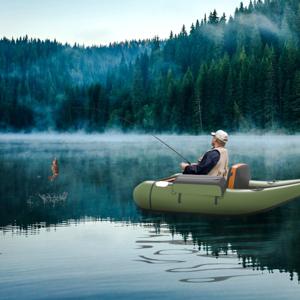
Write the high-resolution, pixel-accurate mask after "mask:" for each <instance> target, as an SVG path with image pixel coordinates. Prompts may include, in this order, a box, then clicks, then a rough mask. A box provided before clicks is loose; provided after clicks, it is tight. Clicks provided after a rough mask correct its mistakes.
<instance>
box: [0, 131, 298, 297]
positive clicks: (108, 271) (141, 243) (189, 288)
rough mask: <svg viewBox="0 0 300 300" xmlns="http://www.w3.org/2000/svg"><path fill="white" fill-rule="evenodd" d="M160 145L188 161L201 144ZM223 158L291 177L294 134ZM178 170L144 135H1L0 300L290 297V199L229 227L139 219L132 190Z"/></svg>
mask: <svg viewBox="0 0 300 300" xmlns="http://www.w3.org/2000/svg"><path fill="white" fill-rule="evenodd" d="M162 138H163V139H164V140H165V141H166V142H168V143H170V144H171V145H172V146H174V147H175V148H176V149H178V150H179V152H181V153H182V154H183V155H184V156H186V157H187V158H188V159H190V160H196V159H197V158H198V157H199V156H200V155H201V154H202V153H203V152H204V151H206V150H207V148H209V143H210V138H209V137H206V136H203V137H188V136H162ZM228 148H229V151H230V160H231V163H237V162H246V163H248V164H249V165H250V166H251V171H252V177H253V178H255V179H262V180H273V179H275V178H276V179H293V178H300V167H299V166H300V137H299V136H275V135H274V136H251V137H242V136H234V137H232V138H231V140H230V143H229V145H228ZM54 157H57V159H58V162H59V167H60V175H59V177H58V178H57V180H55V181H53V182H50V181H49V179H48V176H50V175H51V169H50V166H51V161H52V159H53V158H54ZM179 163H180V159H178V158H177V157H176V155H175V154H173V153H172V152H169V150H168V149H167V148H165V147H164V146H163V145H160V144H159V143H158V142H157V141H156V140H154V139H153V138H152V137H149V136H134V135H90V136H88V135H27V136H26V135H1V136H0V180H1V181H0V182H1V184H0V299H116V298H118V299H153V298H157V299H161V298H164V299H220V297H222V299H299V293H300V284H299V274H300V218H299V217H300V199H298V200H297V201H294V202H291V203H290V204H288V205H285V206H283V207H280V208H277V209H275V210H272V211H270V212H268V213H264V214H260V215H256V216H252V217H239V218H207V217H201V216H194V215H193V216H191V215H173V214H151V213H146V212H142V211H140V210H139V209H138V208H137V207H136V206H135V204H134V202H133V199H132V191H133V188H134V187H135V186H136V185H137V184H138V183H140V182H141V181H143V180H145V179H154V178H160V177H164V176H168V175H169V174H172V173H176V172H178V164H179Z"/></svg>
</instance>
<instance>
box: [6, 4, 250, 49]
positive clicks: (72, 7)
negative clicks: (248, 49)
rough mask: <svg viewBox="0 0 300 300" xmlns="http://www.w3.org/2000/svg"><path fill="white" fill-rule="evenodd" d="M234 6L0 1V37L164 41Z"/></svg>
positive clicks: (82, 41) (95, 42)
mask: <svg viewBox="0 0 300 300" xmlns="http://www.w3.org/2000/svg"><path fill="white" fill-rule="evenodd" d="M240 1H241V0H209V1H207V0H152V1H151V0H0V37H4V36H5V37H7V38H12V37H14V38H16V37H20V36H25V35H28V36H29V37H33V38H40V39H51V40H53V39H56V40H58V41H60V42H63V43H65V42H68V43H70V44H74V43H75V42H77V43H79V44H80V45H83V44H84V45H86V46H90V45H106V44H109V43H110V42H120V41H124V40H131V39H145V38H153V37H154V36H159V37H160V38H167V37H168V36H169V34H170V31H171V30H172V31H173V32H174V33H178V32H179V31H180V30H181V28H182V25H183V24H185V25H186V27H187V28H190V26H191V24H192V23H193V22H195V20H197V19H199V20H201V19H202V18H203V16H204V14H205V13H209V12H210V11H212V10H214V9H216V10H217V12H218V13H219V15H221V14H222V13H223V12H225V13H226V15H227V16H229V15H230V14H231V15H232V14H233V13H234V10H235V8H236V7H237V6H239V3H240ZM245 4H248V3H247V2H245Z"/></svg>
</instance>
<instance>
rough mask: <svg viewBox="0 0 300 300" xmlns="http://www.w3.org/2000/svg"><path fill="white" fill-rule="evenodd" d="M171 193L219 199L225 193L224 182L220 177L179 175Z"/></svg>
mask: <svg viewBox="0 0 300 300" xmlns="http://www.w3.org/2000/svg"><path fill="white" fill-rule="evenodd" d="M173 191H174V192H177V193H184V194H197V195H199V196H200V195H206V196H212V197H221V196H223V194H224V192H225V191H226V180H225V179H224V178H223V177H220V176H208V175H186V174H181V175H179V176H178V177H176V179H175V181H174V184H173Z"/></svg>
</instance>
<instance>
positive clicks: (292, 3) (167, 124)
mask: <svg viewBox="0 0 300 300" xmlns="http://www.w3.org/2000/svg"><path fill="white" fill-rule="evenodd" d="M299 45H300V5H299V1H298V0H265V1H264V2H262V1H260V0H258V1H253V2H252V1H250V3H249V5H248V6H245V5H244V4H243V3H241V5H240V7H239V8H237V9H236V11H235V15H234V17H230V18H229V19H228V20H227V17H226V16H225V15H224V14H223V15H222V16H220V17H219V16H218V13H217V12H216V11H213V12H211V13H210V14H209V16H205V17H204V18H203V19H202V20H201V21H198V20H197V21H196V22H195V24H192V26H191V27H190V29H189V30H187V29H186V27H185V26H183V27H182V30H181V32H180V33H179V34H173V33H172V32H171V34H170V37H169V39H167V40H165V41H161V40H159V39H158V38H154V39H153V40H147V41H131V42H127V43H121V44H112V45H109V46H107V47H90V48H85V47H80V46H78V45H75V46H73V47H70V46H69V45H61V44H59V43H57V42H55V41H54V42H50V41H45V42H41V41H38V40H28V39H27V38H23V39H19V40H17V41H14V40H7V39H2V40H1V41H0V118H1V119H0V120H1V122H0V126H1V127H2V129H7V128H12V129H31V128H37V129H39V130H45V129H49V128H51V129H58V130H63V131H65V130H78V129H82V128H84V129H87V130H91V131H103V130H105V129H107V128H112V127H114V126H116V127H119V128H120V127H121V128H122V129H124V130H130V129H141V130H143V131H155V132H168V131H169V132H179V133H182V132H184V133H199V132H202V131H206V130H210V129H215V128H224V129H227V130H230V131H232V130H241V129H243V130H248V129H252V128H256V129H263V130H272V129H282V128H283V129H286V130H287V131H290V132H297V131H299V130H300V51H299Z"/></svg>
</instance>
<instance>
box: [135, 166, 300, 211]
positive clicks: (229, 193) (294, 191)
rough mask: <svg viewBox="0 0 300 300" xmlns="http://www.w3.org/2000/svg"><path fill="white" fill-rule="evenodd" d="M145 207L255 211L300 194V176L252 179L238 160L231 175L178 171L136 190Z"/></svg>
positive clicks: (179, 209)
mask: <svg viewBox="0 0 300 300" xmlns="http://www.w3.org/2000/svg"><path fill="white" fill-rule="evenodd" d="M133 197H134V201H135V202H136V204H137V205H138V206H139V207H140V208H142V209H145V210H151V211H164V212H180V213H198V214H206V215H228V216H230V215H244V214H255V213H260V212H264V211H267V210H270V209H272V208H275V207H277V206H280V205H282V204H284V203H286V202H288V201H290V200H292V199H296V198H297V197H300V179H296V180H283V181H254V180H250V171H249V167H248V166H247V165H246V164H237V165H235V166H233V167H232V168H231V169H230V171H229V176H228V179H227V180H225V179H224V178H223V177H215V176H207V175H183V174H175V175H173V176H170V177H168V178H164V179H161V180H158V181H144V182H142V183H141V184H139V185H138V186H137V187H136V188H135V189H134V192H133Z"/></svg>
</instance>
